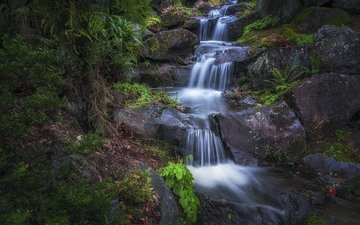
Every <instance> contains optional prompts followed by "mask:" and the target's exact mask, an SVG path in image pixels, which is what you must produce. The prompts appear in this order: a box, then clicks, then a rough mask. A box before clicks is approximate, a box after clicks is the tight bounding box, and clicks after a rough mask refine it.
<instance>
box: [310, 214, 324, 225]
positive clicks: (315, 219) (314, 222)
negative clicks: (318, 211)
mask: <svg viewBox="0 0 360 225" xmlns="http://www.w3.org/2000/svg"><path fill="white" fill-rule="evenodd" d="M306 225H325V220H324V219H323V218H322V217H320V216H316V215H312V216H310V217H308V218H307V219H306Z"/></svg>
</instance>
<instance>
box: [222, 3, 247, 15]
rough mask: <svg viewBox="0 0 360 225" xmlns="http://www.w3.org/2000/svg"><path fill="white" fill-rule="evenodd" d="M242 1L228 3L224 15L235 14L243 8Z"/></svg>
mask: <svg viewBox="0 0 360 225" xmlns="http://www.w3.org/2000/svg"><path fill="white" fill-rule="evenodd" d="M244 4H246V3H244V2H242V3H238V4H233V5H230V6H229V7H228V8H227V10H226V15H235V14H236V13H238V12H241V11H242V10H243V9H244Z"/></svg>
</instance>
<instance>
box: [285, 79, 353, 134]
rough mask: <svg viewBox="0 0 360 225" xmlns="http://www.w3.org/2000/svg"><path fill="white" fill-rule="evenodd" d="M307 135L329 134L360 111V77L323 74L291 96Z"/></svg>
mask: <svg viewBox="0 0 360 225" xmlns="http://www.w3.org/2000/svg"><path fill="white" fill-rule="evenodd" d="M287 102H288V104H289V105H290V106H291V107H292V108H293V109H294V111H295V113H296V114H297V115H298V117H299V118H300V120H301V123H302V125H303V126H304V128H305V130H306V132H307V133H309V134H311V135H309V136H310V137H312V136H313V134H326V131H329V132H330V131H332V130H333V129H335V128H337V127H339V126H343V125H344V124H346V123H347V122H349V120H350V119H351V118H352V117H353V116H354V115H355V114H356V112H357V111H358V110H359V109H360V76H355V75H354V76H349V75H347V76H345V75H340V74H321V75H317V76H313V77H310V78H306V79H304V80H302V81H301V82H300V83H299V84H298V85H297V86H296V87H295V88H294V89H293V90H292V92H291V93H289V94H288V96H287Z"/></svg>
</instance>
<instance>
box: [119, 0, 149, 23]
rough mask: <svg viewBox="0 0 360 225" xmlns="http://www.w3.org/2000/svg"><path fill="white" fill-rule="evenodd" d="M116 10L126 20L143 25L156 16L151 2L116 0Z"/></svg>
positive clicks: (145, 0) (143, 0) (147, 0)
mask: <svg viewBox="0 0 360 225" xmlns="http://www.w3.org/2000/svg"><path fill="white" fill-rule="evenodd" d="M114 9H115V10H114V11H115V12H116V13H118V14H120V15H122V16H123V17H125V18H126V19H128V20H130V21H132V22H136V23H141V24H143V23H144V21H146V20H147V19H148V18H149V17H151V16H153V15H154V13H153V11H152V9H151V0H121V1H119V0H116V1H115V3H114Z"/></svg>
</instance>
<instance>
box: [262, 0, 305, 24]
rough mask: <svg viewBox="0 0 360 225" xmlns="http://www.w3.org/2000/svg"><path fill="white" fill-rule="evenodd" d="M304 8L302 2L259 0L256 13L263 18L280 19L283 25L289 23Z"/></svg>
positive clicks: (294, 0)
mask: <svg viewBox="0 0 360 225" xmlns="http://www.w3.org/2000/svg"><path fill="white" fill-rule="evenodd" d="M303 8H304V5H303V3H302V1H301V0H288V1H283V0H257V1H256V12H257V13H258V14H259V15H260V16H261V17H265V16H267V15H273V16H278V17H280V20H281V22H282V23H287V22H289V21H290V20H291V19H292V18H293V16H294V15H295V14H296V13H298V12H299V11H300V10H302V9H303Z"/></svg>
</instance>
